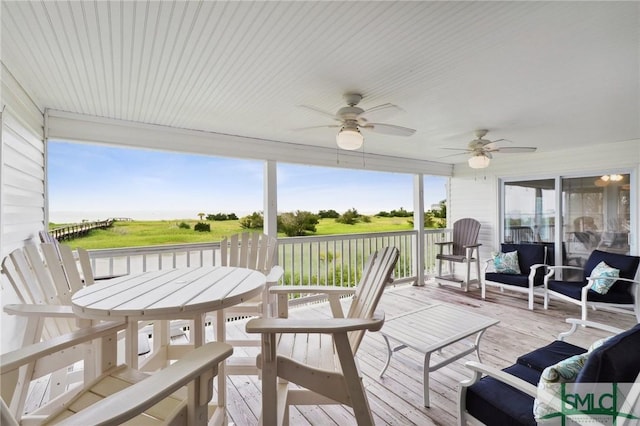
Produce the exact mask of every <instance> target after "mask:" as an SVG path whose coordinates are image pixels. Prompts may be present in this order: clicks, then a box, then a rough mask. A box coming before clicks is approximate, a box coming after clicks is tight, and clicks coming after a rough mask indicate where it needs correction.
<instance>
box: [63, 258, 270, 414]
mask: <svg viewBox="0 0 640 426" xmlns="http://www.w3.org/2000/svg"><path fill="white" fill-rule="evenodd" d="M265 283H266V276H265V275H264V274H263V273H261V272H258V271H254V270H251V269H247V268H239V267H228V266H201V267H186V268H175V269H164V270H159V271H148V272H143V273H139V274H131V275H124V276H121V277H116V278H111V279H108V280H101V281H98V282H96V283H95V284H93V285H90V286H87V287H85V288H83V289H81V290H79V291H78V292H76V293H75V294H74V295H73V296H72V298H71V304H72V307H73V311H74V313H75V314H76V315H78V316H79V317H81V318H85V319H90V320H112V321H113V320H122V321H125V322H127V335H126V346H125V348H126V349H125V362H126V363H127V364H128V365H130V366H131V367H133V368H137V367H138V322H139V321H154V330H156V331H157V330H160V329H161V328H159V327H156V325H157V323H162V324H163V328H162V330H163V333H165V334H166V336H165V335H163V334H161V335H155V333H156V331H154V345H153V346H154V350H153V352H154V354H153V355H155V356H158V355H160V356H162V355H163V354H165V355H166V354H168V353H169V352H170V351H169V348H168V347H169V346H175V347H177V348H179V349H183V347H184V346H185V345H170V344H169V343H170V339H169V336H168V334H169V327H168V326H167V321H166V320H178V319H184V320H192V321H193V329H192V330H191V331H190V344H191V345H193V346H194V347H198V346H201V345H202V344H204V339H205V336H204V325H205V315H206V314H207V313H209V312H216V313H217V321H218V324H217V330H216V339H217V340H219V341H224V339H225V328H224V327H225V325H224V324H225V318H224V313H223V310H224V308H227V307H230V306H234V305H237V304H239V303H242V302H243V301H246V300H249V299H251V298H253V297H256V296H258V295H259V294H261V292H262V291H263V289H264V285H265ZM162 346H167V348H162ZM165 349H166V350H165ZM147 361H149V360H147ZM166 362H168V360H166V359H163V360H160V361H157V360H156V361H155V364H153V365H156V366H157V365H159V364H158V363H160V364H161V363H166ZM218 375H219V377H218V379H219V382H218V383H219V387H218V389H219V391H218V397H219V398H218V401H219V402H218V403H219V405H221V406H224V403H225V401H224V400H225V396H224V394H225V391H224V388H225V377H224V366H221V368H220V370H219V374H218Z"/></svg>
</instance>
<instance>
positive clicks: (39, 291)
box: [2, 244, 75, 339]
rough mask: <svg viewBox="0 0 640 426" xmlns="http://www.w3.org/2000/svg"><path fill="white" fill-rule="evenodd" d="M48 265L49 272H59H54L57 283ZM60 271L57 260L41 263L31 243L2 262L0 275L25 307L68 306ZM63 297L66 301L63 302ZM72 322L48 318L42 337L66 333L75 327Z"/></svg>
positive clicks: (63, 279)
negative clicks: (58, 280) (30, 305)
mask: <svg viewBox="0 0 640 426" xmlns="http://www.w3.org/2000/svg"><path fill="white" fill-rule="evenodd" d="M56 259H57V257H56ZM52 264H53V266H54V268H53V269H56V268H58V269H60V271H58V272H56V274H57V275H58V279H60V275H61V276H62V281H60V282H58V284H56V283H55V281H56V280H55V279H54V278H53V277H52V274H51V269H52V268H50V266H51V265H52ZM61 269H62V267H61V265H60V263H59V261H55V262H53V263H51V262H49V261H47V263H46V264H45V263H44V261H43V259H42V257H41V255H40V252H39V250H38V247H37V246H36V245H33V244H28V245H26V246H25V247H24V248H22V249H16V250H14V251H13V252H11V253H10V254H9V255H8V256H7V257H5V259H4V260H3V261H2V273H4V274H5V275H6V276H7V278H8V279H9V282H10V283H11V285H12V287H13V289H14V291H15V292H16V294H17V295H18V297H19V298H20V301H21V302H22V303H25V304H36V305H43V304H47V305H64V304H69V303H70V298H71V295H70V291H69V288H68V287H67V286H66V278H64V274H63V273H62V271H61ZM65 298H68V300H69V301H68V302H65ZM72 322H73V321H69V320H68V319H66V318H55V319H54V318H48V319H47V320H45V321H44V324H43V327H44V328H43V331H42V338H44V339H49V338H52V337H55V336H58V335H61V334H64V333H68V332H70V331H71V330H73V329H74V328H75V326H74V324H72Z"/></svg>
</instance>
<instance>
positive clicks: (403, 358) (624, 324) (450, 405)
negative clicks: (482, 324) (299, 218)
mask: <svg viewBox="0 0 640 426" xmlns="http://www.w3.org/2000/svg"><path fill="white" fill-rule="evenodd" d="M437 302H445V303H451V304H455V305H458V306H462V307H464V308H465V309H469V311H471V312H477V313H479V314H482V315H486V316H490V317H493V318H497V319H499V320H500V323H499V324H497V325H496V326H493V327H490V328H489V329H488V330H487V331H486V332H485V334H484V336H483V338H482V341H481V344H480V346H481V355H482V358H483V362H485V363H487V364H490V365H493V366H495V367H499V368H504V367H507V366H509V365H511V364H512V363H513V362H514V361H515V359H516V358H517V357H518V356H520V355H522V354H524V353H526V352H529V351H531V350H533V349H535V348H537V347H539V346H543V345H545V344H547V343H549V342H551V341H553V340H554V339H555V338H556V337H557V335H558V333H560V332H562V331H566V330H568V329H569V327H568V325H567V324H566V323H565V319H566V318H579V317H580V309H579V307H578V306H577V305H573V304H569V303H565V302H562V301H554V300H552V301H551V303H550V307H549V309H548V310H546V311H545V310H544V309H543V308H542V299H541V298H540V299H536V303H535V309H534V310H533V311H530V310H528V309H527V300H526V298H525V296H524V295H523V294H521V293H511V292H504V293H501V292H500V291H499V290H498V289H487V298H486V300H482V299H481V297H480V292H479V290H476V289H475V288H474V289H472V290H471V291H469V292H468V293H464V292H462V291H461V290H460V289H459V288H455V287H450V286H441V287H438V286H437V285H436V284H433V283H429V284H427V285H425V286H424V287H413V286H408V285H402V286H397V287H391V288H389V289H388V290H387V291H386V292H385V294H384V295H383V297H382V299H381V302H380V307H381V308H382V309H383V310H384V311H385V314H386V316H387V318H389V317H392V316H395V315H398V314H400V313H403V312H407V311H409V310H413V309H417V308H419V307H422V306H425V305H427V304H432V303H437ZM302 309H304V316H305V317H306V318H309V317H311V315H315V316H317V317H322V316H327V315H329V312H328V306H326V305H325V304H318V305H314V306H311V307H308V308H300V310H297V311H296V310H295V309H294V310H292V313H291V316H295V315H301V314H302V312H303V311H302ZM589 319H590V320H593V321H598V322H603V323H606V324H609V325H613V326H617V327H620V328H625V329H626V328H629V327H631V326H632V325H633V324H634V323H635V318H634V317H633V316H631V315H621V314H615V313H609V312H604V311H591V312H590V313H589ZM428 326H429V325H428V324H424V327H428ZM229 329H230V333H234V334H236V335H238V336H240V335H243V334H244V329H243V324H242V322H238V323H237V324H234V325H233V326H231V327H230V328H229ZM605 335H606V334H604V333H602V332H598V331H597V330H593V329H583V330H578V332H577V333H576V334H575V335H574V336H572V337H571V338H569V339H568V340H569V341H570V342H572V343H575V344H577V345H580V346H583V347H588V346H589V345H590V343H591V342H592V341H593V340H596V339H597V338H599V337H603V336H605ZM251 350H252V349H248V350H247V351H249V352H247V351H244V352H245V353H250V351H251ZM451 350H455V346H453V347H450V348H445V350H444V353H443V355H445V356H446V354H447V353H448V352H449V353H450V351H451ZM238 352H242V350H241V349H240V350H239V351H238ZM423 358H424V357H423V355H421V354H419V353H417V352H415V351H412V350H410V349H405V350H402V351H400V352H396V353H395V354H394V356H393V358H392V361H391V365H390V366H389V368H388V370H387V372H386V373H385V376H384V377H383V378H379V377H378V374H379V372H380V370H381V368H382V367H383V366H384V362H385V360H386V344H385V343H384V339H383V338H382V336H381V335H380V334H379V333H368V334H367V335H366V336H365V338H364V340H363V342H362V346H361V347H360V350H359V352H358V360H359V365H360V368H361V371H362V373H363V375H364V383H365V387H366V390H367V395H368V397H369V403H370V405H371V409H372V411H373V413H374V417H375V422H376V425H453V424H455V423H456V416H457V414H456V410H457V386H458V383H459V382H460V381H462V380H465V379H466V378H467V377H468V373H467V372H466V368H465V367H464V362H465V361H469V360H475V359H476V358H475V356H474V355H473V354H471V355H467V356H466V357H464V358H463V359H461V360H458V361H456V362H453V363H452V364H450V365H448V366H446V367H443V368H442V369H440V370H438V371H435V372H433V373H431V376H430V382H431V387H430V388H431V394H430V395H431V407H430V408H425V407H424V406H423V405H422V404H423V385H422V366H423V362H424V359H423ZM438 360H439V356H438V355H435V356H433V357H432V360H431V362H432V363H435V362H438ZM228 398H229V400H228V412H229V415H230V418H231V421H233V422H234V423H235V424H236V425H240V426H244V425H254V424H256V422H257V416H258V415H259V412H260V400H261V393H260V382H259V381H258V379H257V378H256V377H254V376H231V378H230V381H229V385H228ZM291 424H292V425H340V426H343V425H355V424H356V422H355V418H354V417H353V414H352V411H351V409H350V408H348V407H344V406H341V405H335V406H303V407H295V408H293V407H292V409H291Z"/></svg>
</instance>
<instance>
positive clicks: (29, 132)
mask: <svg viewBox="0 0 640 426" xmlns="http://www.w3.org/2000/svg"><path fill="white" fill-rule="evenodd" d="M1 103H2V108H3V110H2V145H1V150H0V189H1V203H0V252H1V253H0V255H1V257H2V258H4V257H5V256H6V255H7V254H8V253H9V252H11V251H12V250H14V249H15V248H17V247H21V246H23V245H24V244H25V243H26V242H28V241H30V240H34V239H36V238H37V236H38V231H39V230H41V229H43V227H44V223H45V155H44V152H45V148H44V131H43V129H44V115H43V113H42V110H41V109H40V108H38V106H37V105H36V104H35V102H33V100H32V99H31V98H30V97H29V95H28V94H27V93H26V92H25V91H24V90H23V88H22V87H21V86H20V84H19V83H18V82H17V81H16V80H15V79H14V78H13V76H12V75H11V73H10V72H9V71H8V70H7V69H6V68H5V67H4V65H2V100H1ZM1 279H2V281H1V282H2V293H1V294H2V305H5V304H8V303H16V302H18V301H19V300H18V298H17V296H16V295H15V293H14V292H13V289H12V288H11V284H10V283H9V282H8V281H7V279H6V277H4V276H2V278H1ZM21 329H22V321H21V320H18V319H17V318H15V317H11V316H8V315H6V314H4V312H3V313H2V341H1V344H2V347H1V351H2V352H7V351H9V350H11V349H15V348H17V347H19V346H20V340H19V337H20V335H21V334H20V333H19V332H15V331H16V330H21Z"/></svg>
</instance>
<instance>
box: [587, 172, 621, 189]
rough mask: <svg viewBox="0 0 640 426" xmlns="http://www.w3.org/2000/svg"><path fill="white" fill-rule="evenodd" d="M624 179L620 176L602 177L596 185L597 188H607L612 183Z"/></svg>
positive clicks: (597, 180)
mask: <svg viewBox="0 0 640 426" xmlns="http://www.w3.org/2000/svg"><path fill="white" fill-rule="evenodd" d="M623 179H624V176H622V175H619V174H613V175H602V176H600V177H599V178H598V179H596V181H595V182H594V184H595V185H596V186H599V187H603V186H607V185H609V184H610V183H612V182H620V181H622V180H623Z"/></svg>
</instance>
